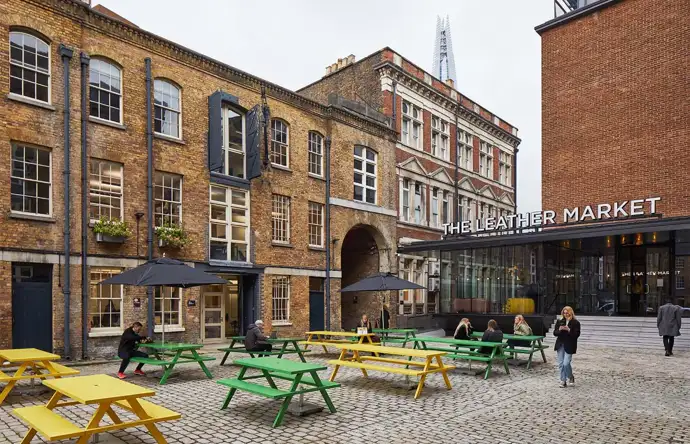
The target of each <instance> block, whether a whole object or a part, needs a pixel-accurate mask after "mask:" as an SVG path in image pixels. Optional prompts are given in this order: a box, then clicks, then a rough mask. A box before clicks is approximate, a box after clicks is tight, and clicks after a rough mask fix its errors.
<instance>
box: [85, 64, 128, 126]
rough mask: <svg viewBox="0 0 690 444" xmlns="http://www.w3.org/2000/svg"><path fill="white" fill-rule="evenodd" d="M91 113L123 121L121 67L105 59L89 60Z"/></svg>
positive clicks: (112, 120) (102, 117)
mask: <svg viewBox="0 0 690 444" xmlns="http://www.w3.org/2000/svg"><path fill="white" fill-rule="evenodd" d="M89 115H90V116H91V117H95V118H97V119H102V120H107V121H109V122H115V123H122V74H121V72H120V68H118V67H117V66H115V65H114V64H112V63H110V62H107V61H105V60H103V59H97V58H93V59H91V61H90V62H89Z"/></svg>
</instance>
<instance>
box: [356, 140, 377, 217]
mask: <svg viewBox="0 0 690 444" xmlns="http://www.w3.org/2000/svg"><path fill="white" fill-rule="evenodd" d="M354 199H355V200H358V201H361V202H367V203H371V204H375V203H376V152H375V151H373V150H372V149H371V148H366V147H363V146H355V191H354Z"/></svg>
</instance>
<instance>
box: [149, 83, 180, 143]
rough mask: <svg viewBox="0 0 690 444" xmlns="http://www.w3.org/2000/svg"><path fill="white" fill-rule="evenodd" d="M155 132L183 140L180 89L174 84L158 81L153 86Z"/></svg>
mask: <svg viewBox="0 0 690 444" xmlns="http://www.w3.org/2000/svg"><path fill="white" fill-rule="evenodd" d="M153 103H154V117H153V130H154V131H155V132H156V133H158V134H163V135H166V136H170V137H174V138H176V139H180V138H182V132H181V125H180V122H181V120H180V118H181V116H182V113H181V111H180V110H181V107H180V88H178V87H177V86H175V85H174V84H173V83H172V82H169V81H167V80H162V79H156V80H155V81H154V85H153Z"/></svg>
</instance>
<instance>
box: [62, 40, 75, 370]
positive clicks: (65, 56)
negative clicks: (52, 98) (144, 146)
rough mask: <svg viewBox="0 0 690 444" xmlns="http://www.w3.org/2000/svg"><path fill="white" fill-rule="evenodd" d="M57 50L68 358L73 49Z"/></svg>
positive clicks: (66, 347) (67, 350) (66, 350)
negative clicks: (61, 86) (60, 80)
mask: <svg viewBox="0 0 690 444" xmlns="http://www.w3.org/2000/svg"><path fill="white" fill-rule="evenodd" d="M59 52H60V57H62V77H63V79H64V97H65V103H64V109H63V118H64V124H65V127H64V130H63V133H64V134H63V135H64V145H63V147H64V152H65V160H64V165H63V166H62V168H63V170H62V177H63V181H64V187H65V188H64V202H65V219H64V224H63V230H64V231H63V233H64V240H65V247H64V248H65V282H64V284H63V286H62V295H63V296H64V298H65V327H64V330H65V339H64V341H65V342H64V353H63V355H64V356H65V358H67V359H69V357H70V343H69V327H70V322H69V315H70V313H69V306H70V300H69V299H70V294H71V292H70V283H71V282H70V254H69V253H70V214H69V210H70V194H69V185H70V174H69V169H70V164H69V161H70V158H69V156H70V131H69V130H70V123H71V122H70V117H71V116H70V109H71V106H72V104H71V103H70V99H71V98H70V94H69V62H70V61H71V60H72V56H73V55H74V51H73V50H71V49H70V48H68V47H66V46H65V45H63V44H60V47H59Z"/></svg>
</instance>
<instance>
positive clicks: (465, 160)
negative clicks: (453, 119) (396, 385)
mask: <svg viewBox="0 0 690 444" xmlns="http://www.w3.org/2000/svg"><path fill="white" fill-rule="evenodd" d="M473 143H474V141H473V137H472V135H471V134H470V133H468V132H466V131H462V130H458V165H459V166H460V168H463V169H466V170H467V171H472V144H473Z"/></svg>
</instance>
